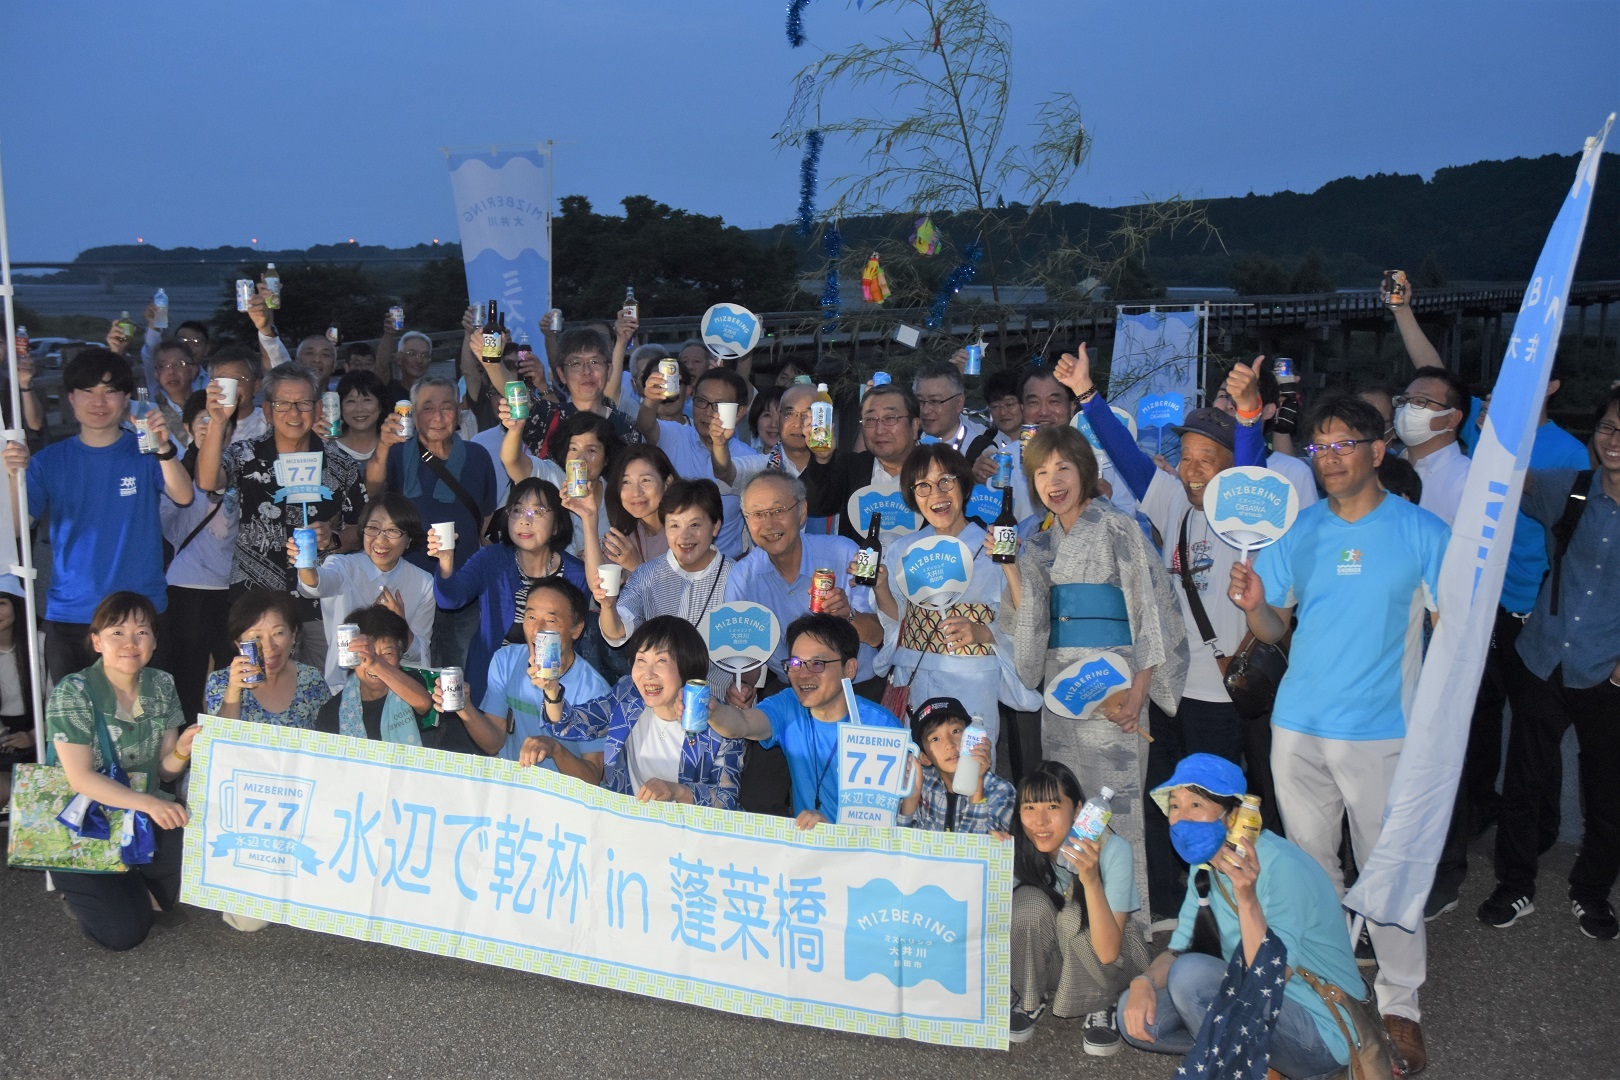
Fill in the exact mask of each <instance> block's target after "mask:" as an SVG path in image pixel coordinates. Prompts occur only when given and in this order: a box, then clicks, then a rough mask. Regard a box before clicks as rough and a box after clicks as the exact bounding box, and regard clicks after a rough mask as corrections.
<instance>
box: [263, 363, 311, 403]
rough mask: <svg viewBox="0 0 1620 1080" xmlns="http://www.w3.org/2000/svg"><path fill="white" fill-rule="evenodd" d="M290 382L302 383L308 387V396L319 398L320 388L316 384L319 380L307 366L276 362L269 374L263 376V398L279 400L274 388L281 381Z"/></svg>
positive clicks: (279, 384)
mask: <svg viewBox="0 0 1620 1080" xmlns="http://www.w3.org/2000/svg"><path fill="white" fill-rule="evenodd" d="M291 382H295V383H302V384H303V385H304V386H306V387H308V388H309V396H310V397H311V398H319V397H320V396H321V388H320V386H319V385H318V382H319V380H318V379H317V377H316V375H315V373H314V372H313V371H311V370H309V368H307V367H305V366H304V365H303V364H277V365H276V366H275V367H273V368H271V369H270V374H268V375H266V376H265V377H264V383H263V387H264V400H266V401H278V400H280V399H279V398H277V397H276V389H277V388H278V387H279V386H281V384H282V383H291Z"/></svg>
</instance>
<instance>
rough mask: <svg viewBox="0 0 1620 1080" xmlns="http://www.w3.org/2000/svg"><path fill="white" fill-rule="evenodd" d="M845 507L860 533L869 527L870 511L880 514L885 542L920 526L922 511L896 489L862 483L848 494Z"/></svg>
mask: <svg viewBox="0 0 1620 1080" xmlns="http://www.w3.org/2000/svg"><path fill="white" fill-rule="evenodd" d="M848 510H849V520H850V521H852V522H854V523H855V530H856V531H857V532H859V533H860V534H861V535H862V536H865V535H866V533H867V530H869V529H870V528H871V527H872V515H873V514H882V515H883V542H884V543H885V544H887V543H888V542H889V541H891V540H897V539H899V538H900V537H902V536H905V535H906V534H907V533H914V532H916V531H917V530H918V529H920V528H922V515H921V514H919V513H917V511H915V510H913V509H912V508H911V507H909V506H907V505H906V500H905V498H904V497H903V496H902V495H901V494H900V492H898V491H879V490H878V489H877V488H875V487H871V486H867V487H863V488H861V489H860V490H859V491H857V492H856V493H855V494H853V495H851V496H850V497H849V506H848Z"/></svg>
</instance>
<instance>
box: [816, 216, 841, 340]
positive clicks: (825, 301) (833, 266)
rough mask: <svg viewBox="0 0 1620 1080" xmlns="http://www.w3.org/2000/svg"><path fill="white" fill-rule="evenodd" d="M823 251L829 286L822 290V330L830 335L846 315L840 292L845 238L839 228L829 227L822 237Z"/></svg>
mask: <svg viewBox="0 0 1620 1080" xmlns="http://www.w3.org/2000/svg"><path fill="white" fill-rule="evenodd" d="M821 251H822V254H824V255H826V256H827V284H826V286H825V287H823V288H822V290H821V310H822V313H823V318H822V323H821V328H822V330H824V331H827V332H829V333H830V332H831V331H833V330H835V329H837V327H838V320H839V318H840V317H841V316H842V315H843V314H844V298H843V297H842V296H840V295H839V292H838V260H839V259H840V258H842V257H843V254H844V237H843V235H842V234H841V233H840V232H839V231H838V226H836V225H829V226H827V231H826V232H825V233H824V234H823V235H822V237H821Z"/></svg>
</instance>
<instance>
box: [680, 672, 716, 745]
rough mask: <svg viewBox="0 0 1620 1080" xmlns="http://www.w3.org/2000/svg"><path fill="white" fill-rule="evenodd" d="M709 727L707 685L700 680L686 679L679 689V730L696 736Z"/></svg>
mask: <svg viewBox="0 0 1620 1080" xmlns="http://www.w3.org/2000/svg"><path fill="white" fill-rule="evenodd" d="M708 726H709V684H708V683H707V682H705V681H704V680H702V679H688V680H687V683H686V685H685V686H683V687H681V728H682V729H683V730H685V732H686V733H687V734H688V735H698V734H701V733H702V732H703V731H705V730H707V728H708Z"/></svg>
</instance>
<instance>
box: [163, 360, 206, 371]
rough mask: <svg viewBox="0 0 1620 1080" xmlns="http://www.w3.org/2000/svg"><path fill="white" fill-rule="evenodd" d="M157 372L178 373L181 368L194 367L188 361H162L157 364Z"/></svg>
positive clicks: (194, 365)
mask: <svg viewBox="0 0 1620 1080" xmlns="http://www.w3.org/2000/svg"><path fill="white" fill-rule="evenodd" d="M156 366H157V370H158V371H179V370H181V369H182V368H189V367H196V366H197V365H196V364H193V363H192V362H191V361H190V360H164V361H161V362H160V363H158V364H157V365H156Z"/></svg>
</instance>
